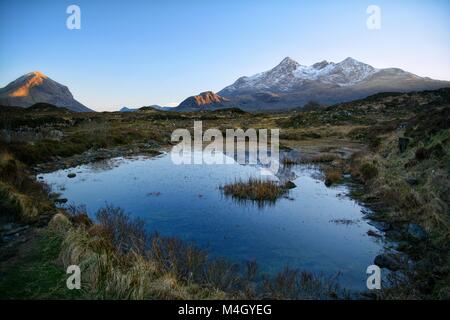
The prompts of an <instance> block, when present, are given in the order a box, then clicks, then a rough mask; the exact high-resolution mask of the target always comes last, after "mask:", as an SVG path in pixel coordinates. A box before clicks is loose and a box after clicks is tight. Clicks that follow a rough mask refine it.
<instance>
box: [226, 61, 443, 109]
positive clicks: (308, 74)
mask: <svg viewBox="0 0 450 320" xmlns="http://www.w3.org/2000/svg"><path fill="white" fill-rule="evenodd" d="M449 86H450V82H448V81H438V80H432V79H429V78H422V77H419V76H417V75H414V74H412V73H410V72H406V71H403V70H401V69H397V68H388V69H376V68H374V67H372V66H370V65H368V64H365V63H363V62H359V61H357V60H355V59H353V58H347V59H345V60H343V61H341V62H339V63H334V62H328V61H322V62H318V63H315V64H313V65H311V66H305V65H301V64H300V63H298V62H296V61H294V60H292V59H291V58H289V57H287V58H285V59H283V60H282V61H281V62H280V63H279V64H278V65H277V66H276V67H274V68H273V69H271V70H269V71H265V72H262V73H258V74H255V75H253V76H250V77H241V78H239V79H238V80H237V81H236V82H235V83H233V84H232V85H230V86H228V87H225V88H224V89H222V90H221V91H219V92H218V94H219V95H220V96H222V97H225V98H228V99H230V100H231V103H232V104H234V105H235V106H239V107H241V108H244V109H255V108H262V109H270V108H273V109H279V108H282V107H299V106H302V105H304V104H305V103H306V102H308V101H310V100H314V101H317V102H320V103H336V102H342V101H349V100H353V99H358V98H364V97H366V96H368V95H371V94H375V93H379V92H384V91H400V92H407V91H415V90H427V89H438V88H442V87H449Z"/></svg>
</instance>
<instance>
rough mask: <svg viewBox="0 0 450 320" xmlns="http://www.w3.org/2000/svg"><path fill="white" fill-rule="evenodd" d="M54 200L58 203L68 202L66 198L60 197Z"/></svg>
mask: <svg viewBox="0 0 450 320" xmlns="http://www.w3.org/2000/svg"><path fill="white" fill-rule="evenodd" d="M54 202H55V203H56V204H63V203H66V202H67V199H66V198H59V199H55V200H54Z"/></svg>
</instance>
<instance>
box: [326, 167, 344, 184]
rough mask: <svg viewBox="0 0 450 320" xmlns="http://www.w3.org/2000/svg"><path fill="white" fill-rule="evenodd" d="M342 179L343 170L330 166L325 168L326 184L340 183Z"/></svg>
mask: <svg viewBox="0 0 450 320" xmlns="http://www.w3.org/2000/svg"><path fill="white" fill-rule="evenodd" d="M341 180H342V171H341V170H340V169H337V168H328V169H326V170H325V184H326V185H327V186H330V185H332V184H335V183H339V182H341Z"/></svg>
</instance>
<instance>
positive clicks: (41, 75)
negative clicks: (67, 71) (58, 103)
mask: <svg viewBox="0 0 450 320" xmlns="http://www.w3.org/2000/svg"><path fill="white" fill-rule="evenodd" d="M26 76H28V77H37V78H42V79H47V78H48V77H47V76H46V75H45V74H43V73H42V72H40V71H32V72H30V73H27V74H26Z"/></svg>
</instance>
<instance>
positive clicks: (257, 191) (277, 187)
mask: <svg viewBox="0 0 450 320" xmlns="http://www.w3.org/2000/svg"><path fill="white" fill-rule="evenodd" d="M221 189H222V191H223V193H224V194H225V195H227V196H231V197H233V198H236V199H240V200H252V201H257V202H264V201H269V202H275V201H276V200H277V199H278V198H279V197H281V196H283V195H285V194H287V193H288V188H287V187H286V186H285V185H281V184H279V183H278V182H276V181H271V180H265V179H258V178H249V179H248V180H246V181H243V180H237V181H235V182H233V183H230V184H226V185H224V186H221Z"/></svg>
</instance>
